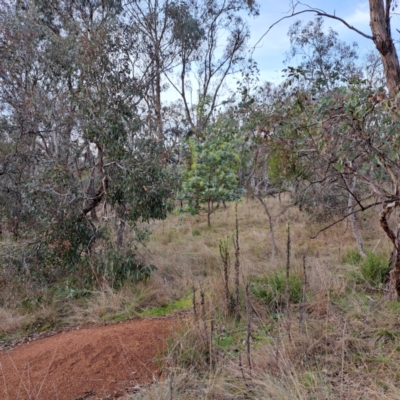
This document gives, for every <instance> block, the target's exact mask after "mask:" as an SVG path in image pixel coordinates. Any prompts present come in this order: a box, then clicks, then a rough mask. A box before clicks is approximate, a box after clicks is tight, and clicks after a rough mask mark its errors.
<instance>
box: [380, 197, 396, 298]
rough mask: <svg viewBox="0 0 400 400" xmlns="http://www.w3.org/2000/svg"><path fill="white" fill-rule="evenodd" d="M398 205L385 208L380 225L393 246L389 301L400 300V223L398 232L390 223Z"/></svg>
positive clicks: (392, 204) (388, 291) (388, 290)
mask: <svg viewBox="0 0 400 400" xmlns="http://www.w3.org/2000/svg"><path fill="white" fill-rule="evenodd" d="M397 205H398V203H395V202H393V203H390V204H387V205H385V206H384V207H383V210H382V212H381V214H380V223H381V227H382V229H383V230H384V231H385V233H386V235H387V236H388V238H389V239H390V241H391V242H392V244H393V250H392V254H391V257H390V267H391V269H390V273H389V279H388V283H387V286H386V290H387V295H388V297H389V299H393V300H399V299H400V251H399V249H400V223H398V224H397V227H396V232H393V230H392V228H391V227H390V226H389V223H388V216H389V215H390V214H391V212H392V211H393V210H394V209H395V208H396V206H397Z"/></svg>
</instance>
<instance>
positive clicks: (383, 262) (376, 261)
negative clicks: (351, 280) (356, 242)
mask: <svg viewBox="0 0 400 400" xmlns="http://www.w3.org/2000/svg"><path fill="white" fill-rule="evenodd" d="M342 262H343V263H345V264H351V265H354V266H356V267H357V268H358V271H357V272H355V273H354V276H355V278H356V279H357V282H359V283H367V284H368V285H370V286H372V287H374V288H379V287H382V285H383V284H384V283H385V282H386V280H387V278H388V273H389V271H390V267H389V262H388V260H387V259H385V258H384V257H383V256H382V255H379V254H376V253H373V252H372V251H368V252H367V255H366V257H364V258H363V257H361V255H360V253H359V252H358V251H357V249H351V250H349V251H347V253H346V254H345V255H344V256H343V258H342Z"/></svg>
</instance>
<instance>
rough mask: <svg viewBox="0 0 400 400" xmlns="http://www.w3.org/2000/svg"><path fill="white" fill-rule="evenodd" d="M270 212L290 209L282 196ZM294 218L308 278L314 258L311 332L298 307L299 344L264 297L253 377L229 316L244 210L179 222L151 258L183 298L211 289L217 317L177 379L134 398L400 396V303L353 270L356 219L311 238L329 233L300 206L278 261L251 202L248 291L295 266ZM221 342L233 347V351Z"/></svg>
mask: <svg viewBox="0 0 400 400" xmlns="http://www.w3.org/2000/svg"><path fill="white" fill-rule="evenodd" d="M268 204H269V206H270V208H271V210H272V213H273V214H274V215H277V214H278V213H279V211H280V209H282V207H283V205H282V204H280V203H279V202H278V200H277V199H270V200H269V203H268ZM373 217H374V215H373V212H371V213H370V215H366V216H365V218H363V219H362V221H361V222H362V228H363V236H364V239H365V244H366V247H368V248H370V249H372V248H374V247H375V245H376V244H377V243H378V241H379V239H380V238H381V237H382V233H381V231H380V227H379V225H378V221H377V219H376V218H375V219H374V218H373ZM287 221H290V224H291V230H292V231H291V237H292V263H291V267H292V268H293V269H296V270H301V267H302V255H303V254H304V253H305V254H307V258H306V263H307V281H308V286H307V304H306V312H305V321H304V324H303V325H302V326H301V328H300V326H299V317H300V307H299V305H296V304H293V305H292V312H291V320H290V326H291V340H289V335H288V331H287V326H288V324H287V319H286V317H285V316H284V315H283V314H282V313H280V311H279V310H278V314H276V313H275V312H274V311H273V310H271V309H269V308H268V307H265V306H263V304H262V303H261V304H260V303H259V302H258V301H257V299H254V298H252V303H253V308H254V312H253V313H252V316H251V320H252V329H253V332H252V337H253V340H252V343H251V347H252V357H251V362H252V366H253V368H252V371H251V376H250V370H249V367H248V365H247V356H246V351H245V345H244V339H245V332H244V331H245V321H244V320H245V316H244V317H243V321H242V322H240V323H239V324H238V323H235V322H234V321H232V320H230V319H229V318H228V319H226V313H224V312H223V309H224V293H223V290H222V289H221V288H222V287H223V276H222V263H221V261H220V259H219V255H218V239H219V238H225V237H226V236H227V235H231V234H232V233H233V231H234V211H233V207H232V206H230V207H229V209H228V210H227V211H225V212H224V211H219V212H217V213H216V214H215V215H213V218H212V224H213V226H212V227H211V228H208V227H207V224H206V221H205V218H204V217H191V216H179V215H177V216H172V217H171V218H169V219H168V220H167V221H164V222H159V223H157V224H155V226H154V227H153V236H152V240H151V243H150V244H149V250H150V251H151V254H150V256H149V257H150V259H151V260H152V262H154V263H155V264H156V265H157V266H158V268H159V271H158V276H159V277H162V279H159V278H158V285H161V287H162V291H163V293H168V295H169V296H172V297H175V296H177V297H179V296H183V295H187V293H188V291H190V289H191V287H192V285H193V284H194V285H195V286H196V288H199V289H198V290H200V288H203V289H204V290H205V292H206V307H207V313H206V317H205V321H202V320H200V321H199V322H197V323H194V322H193V323H192V324H189V326H187V327H186V328H185V329H184V330H183V331H182V332H181V333H180V334H178V335H177V336H176V337H175V338H174V340H173V341H172V343H171V346H170V352H169V353H168V354H167V356H166V360H168V363H167V366H168V367H167V368H166V372H165V376H166V377H167V378H166V380H165V381H163V382H158V383H156V384H155V385H152V386H151V387H149V388H147V389H145V390H142V391H141V392H139V393H137V394H135V395H131V396H130V397H129V398H131V399H136V398H138V399H164V398H165V399H170V398H180V399H198V398H204V399H249V398H254V399H391V400H394V399H398V398H400V390H399V389H398V386H399V383H400V367H399V365H400V329H399V326H400V325H399V312H400V306H399V304H398V303H393V302H385V301H383V299H382V293H381V291H379V290H377V289H374V288H371V287H367V286H365V285H364V286H363V285H360V284H359V283H357V280H356V279H355V278H354V274H355V273H356V272H357V270H358V267H357V266H355V265H351V264H344V263H343V259H344V257H345V255H346V254H347V253H348V252H349V251H351V250H354V248H355V244H354V239H353V237H352V234H351V230H350V227H348V226H347V225H346V223H345V222H343V223H340V224H337V225H336V226H334V227H333V228H331V229H330V230H329V231H326V232H323V233H320V234H319V235H318V237H317V238H316V239H310V237H311V236H313V235H314V234H315V233H316V232H317V231H318V229H320V228H322V227H323V225H321V226H317V224H310V223H309V222H308V220H307V218H306V216H305V215H303V214H302V213H300V212H299V211H298V210H296V209H294V208H292V209H290V210H289V211H288V212H287V213H286V214H285V215H283V216H281V217H279V218H278V219H277V221H276V225H275V232H276V237H277V242H278V246H279V249H280V251H279V252H278V255H277V257H276V258H275V259H272V258H271V245H270V239H269V231H268V225H267V224H268V221H267V218H266V216H265V215H264V214H263V211H262V209H261V207H260V206H259V205H258V203H256V202H255V201H252V200H247V201H246V202H244V203H242V204H240V205H239V226H240V245H241V271H242V277H241V278H242V280H243V282H248V281H250V282H252V279H254V278H256V277H259V276H262V275H266V276H268V275H269V274H271V273H272V272H273V271H275V270H278V269H281V268H282V267H284V265H285V260H286V254H284V250H285V242H286V222H287ZM389 250H390V245H389V243H388V242H387V241H386V239H383V240H381V241H380V242H379V246H378V248H377V250H376V251H377V252H379V253H380V254H382V256H383V257H387V256H388V254H389ZM231 257H233V250H232V251H231ZM231 264H233V261H232V260H231ZM231 285H232V282H231ZM231 287H232V286H231ZM242 291H243V288H242ZM197 293H198V292H197ZM242 295H243V293H242ZM198 307H199V305H198ZM242 308H244V306H243V304H242ZM242 311H243V310H242ZM199 312H200V310H198V313H199ZM211 321H214V322H213V324H214V331H213V334H211V332H210V328H211ZM221 327H223V333H221V329H222V328H221ZM211 336H212V337H213V340H212V341H210V337H211ZM221 337H222V339H221ZM221 340H228V342H230V344H228V345H226V343H225V344H221V343H222V341H221ZM220 341H221V342H220ZM210 345H211V347H210ZM240 365H241V366H240ZM171 396H172V397H171Z"/></svg>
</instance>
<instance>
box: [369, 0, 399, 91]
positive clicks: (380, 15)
mask: <svg viewBox="0 0 400 400" xmlns="http://www.w3.org/2000/svg"><path fill="white" fill-rule="evenodd" d="M391 3H392V1H391V0H386V1H383V0H369V6H370V26H371V32H372V36H373V41H374V43H375V46H376V48H377V50H378V51H379V53H380V55H381V58H382V64H383V68H384V71H385V76H386V83H387V86H388V89H389V92H390V94H391V95H395V94H397V92H398V89H399V85H400V65H399V59H398V57H397V52H396V48H395V46H394V43H393V38H392V33H391V28H390V7H391Z"/></svg>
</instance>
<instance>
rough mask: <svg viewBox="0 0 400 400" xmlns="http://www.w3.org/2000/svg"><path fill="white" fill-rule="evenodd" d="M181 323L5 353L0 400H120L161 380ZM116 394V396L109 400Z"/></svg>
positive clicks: (167, 321)
mask: <svg viewBox="0 0 400 400" xmlns="http://www.w3.org/2000/svg"><path fill="white" fill-rule="evenodd" d="M175 321H176V320H175V319H172V318H163V319H151V320H137V321H129V322H125V323H122V324H117V325H109V326H100V327H93V328H85V329H79V330H74V331H68V332H63V333H59V334H56V335H54V336H51V337H48V338H44V339H39V340H37V341H35V342H31V343H27V344H23V345H21V346H18V347H16V348H14V349H12V350H10V351H3V352H1V353H0V399H4V400H25V399H29V400H77V399H96V398H97V399H98V398H100V399H103V398H115V397H118V395H120V394H123V393H124V392H125V391H126V390H127V389H129V388H132V387H134V386H135V385H138V384H139V385H142V384H144V383H150V382H152V380H153V376H158V375H159V374H160V370H159V368H158V367H157V362H156V358H157V355H159V354H160V349H161V348H162V347H163V345H165V339H166V338H167V337H168V335H169V334H170V332H171V328H172V325H173V323H174V322H175ZM107 396H110V397H107Z"/></svg>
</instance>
